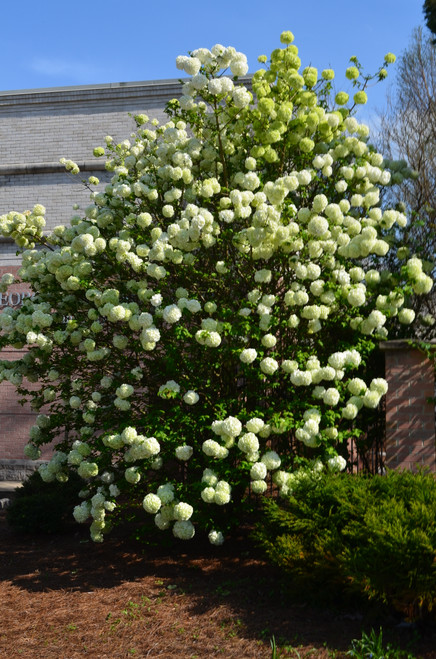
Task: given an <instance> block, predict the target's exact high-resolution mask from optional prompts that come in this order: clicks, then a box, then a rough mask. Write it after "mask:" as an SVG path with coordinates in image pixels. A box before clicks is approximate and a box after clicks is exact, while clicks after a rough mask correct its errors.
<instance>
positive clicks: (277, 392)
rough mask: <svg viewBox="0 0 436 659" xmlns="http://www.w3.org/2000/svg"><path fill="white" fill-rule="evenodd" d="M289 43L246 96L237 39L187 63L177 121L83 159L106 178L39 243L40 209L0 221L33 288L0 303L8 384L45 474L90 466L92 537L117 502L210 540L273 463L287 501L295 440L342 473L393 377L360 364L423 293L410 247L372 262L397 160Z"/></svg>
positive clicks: (71, 166) (389, 222)
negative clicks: (401, 262)
mask: <svg viewBox="0 0 436 659" xmlns="http://www.w3.org/2000/svg"><path fill="white" fill-rule="evenodd" d="M292 40H293V37H292V34H291V33H290V32H285V33H283V34H282V42H283V43H284V47H283V48H279V49H276V50H274V51H273V53H272V55H271V61H270V64H269V67H268V68H262V69H260V70H259V71H257V72H256V73H255V74H254V76H253V78H252V91H249V89H248V88H247V87H246V86H244V85H243V84H241V82H240V81H238V79H237V78H238V76H243V75H245V74H246V73H247V70H248V67H247V63H246V58H245V56H244V55H242V54H241V53H238V52H236V51H235V50H234V49H233V48H224V47H223V46H221V45H216V46H214V47H213V48H212V49H211V50H210V51H209V50H207V49H198V50H195V51H193V53H192V54H191V55H190V56H186V57H185V56H183V57H179V58H177V67H178V68H179V69H181V70H183V71H185V73H187V74H188V75H189V76H190V78H188V79H187V80H186V81H185V82H184V84H183V95H182V97H181V98H180V99H179V100H173V101H171V102H170V103H169V104H168V107H167V113H168V115H169V120H168V122H167V123H166V124H163V125H159V124H158V122H157V121H156V120H153V121H151V122H150V121H149V120H148V117H146V116H145V115H138V116H136V117H135V119H136V123H137V126H138V130H137V132H136V133H135V134H134V135H133V136H132V137H131V139H130V140H124V141H123V142H121V143H120V144H114V143H113V140H112V139H111V138H110V137H107V138H106V148H103V147H97V148H96V149H95V150H94V154H95V156H96V157H101V156H103V155H104V154H105V153H106V157H107V161H106V168H107V169H108V170H109V171H110V172H112V174H113V175H112V179H111V182H110V184H109V185H107V186H106V187H105V189H104V191H103V192H101V191H100V192H99V191H97V192H94V193H92V194H91V204H90V205H89V206H88V207H87V208H85V209H84V210H83V211H80V213H78V214H76V215H75V216H74V217H72V219H71V222H70V225H69V226H68V227H66V226H58V227H56V228H55V229H54V230H53V232H52V233H51V234H50V235H47V234H44V232H43V228H44V224H45V220H44V213H45V210H44V208H43V207H42V206H41V205H36V206H35V207H34V208H33V210H32V211H28V212H26V213H24V214H21V213H16V212H11V213H8V214H7V215H5V216H3V217H2V218H1V220H0V229H1V233H2V235H4V236H11V237H12V238H14V240H15V241H16V243H17V245H18V247H19V248H20V250H21V252H22V267H21V268H20V270H19V277H20V279H21V280H22V281H26V282H29V284H30V285H31V287H32V289H33V290H34V291H35V293H36V295H35V297H34V298H32V299H27V300H25V302H24V303H23V306H22V307H21V308H20V309H16V310H13V309H5V311H4V312H3V314H2V315H1V316H0V325H1V329H2V335H1V343H0V345H1V346H6V345H13V346H15V347H18V348H22V347H24V346H27V347H28V348H29V350H28V352H27V353H26V354H25V356H24V357H23V358H22V359H19V360H17V361H15V362H14V361H12V362H2V363H1V377H2V378H3V379H7V380H9V381H10V382H12V383H13V384H15V385H16V387H17V388H18V391H19V392H20V393H21V394H22V395H23V396H25V397H26V398H27V399H30V400H31V404H32V407H33V409H35V410H38V411H40V414H39V415H38V417H37V420H36V424H35V425H34V426H33V428H32V429H31V436H30V442H29V444H28V446H27V447H26V455H27V456H28V457H31V458H37V457H38V455H39V446H41V445H42V444H44V443H47V442H50V441H52V440H53V439H54V438H57V440H58V444H57V451H56V452H55V454H54V457H53V459H52V460H51V461H50V462H49V464H48V465H46V466H43V467H41V468H40V473H41V476H42V478H43V479H44V480H47V481H50V480H53V479H58V480H65V479H66V478H67V471H68V470H69V469H74V470H77V472H78V473H79V475H80V476H81V477H82V478H83V479H84V481H85V483H84V489H83V492H82V493H81V494H82V498H83V501H82V503H81V504H80V505H78V506H77V507H76V509H75V512H74V516H75V518H76V519H77V520H78V521H80V522H83V521H86V520H88V519H91V520H92V523H91V536H92V538H93V539H94V540H95V541H101V540H102V539H103V533H104V532H105V530H107V528H108V526H107V520H106V515H107V514H108V513H110V512H111V511H112V510H114V508H115V506H116V505H117V498H118V497H119V496H120V495H121V494H125V495H128V497H129V499H131V500H139V502H140V503H142V504H143V507H144V510H145V514H146V515H154V520H155V523H156V525H157V527H158V528H159V529H162V530H165V529H172V531H173V533H174V535H175V536H177V537H179V538H183V539H189V538H192V536H193V535H194V533H195V529H196V527H199V528H203V529H205V530H206V531H207V533H208V535H209V539H210V541H211V542H212V544H220V543H221V542H222V541H223V539H224V533H225V532H226V531H227V529H228V526H229V525H230V524H231V523H238V521H239V520H240V519H242V515H243V513H244V510H245V508H244V506H246V505H247V501H246V493H247V489H248V487H249V486H251V490H252V492H253V493H255V494H261V493H263V492H264V491H265V490H266V489H267V482H268V479H269V478H270V477H271V474H272V478H273V481H274V482H275V483H276V485H277V486H278V487H279V488H280V491H281V492H282V494H286V493H287V492H288V489H289V485H288V483H289V479H290V474H291V472H292V469H293V465H294V460H295V451H293V450H291V448H290V443H291V439H292V438H296V441H297V443H298V444H299V446H300V447H301V450H300V451H299V453H300V454H301V455H302V456H303V457H305V458H306V459H307V461H308V462H309V464H310V465H311V466H312V468H313V469H315V470H319V469H321V468H322V466H323V464H326V465H327V466H328V468H329V469H330V470H333V471H335V470H341V469H343V468H344V467H345V464H346V460H345V459H344V457H342V455H344V454H346V449H344V447H345V446H346V441H347V439H348V438H349V437H352V436H353V433H355V428H356V427H357V426H356V423H358V416H359V413H360V412H361V410H362V408H365V407H366V408H374V407H376V406H377V405H378V403H379V401H380V398H381V397H382V396H383V394H384V393H385V392H386V389H387V385H386V382H385V381H384V380H383V379H381V378H376V379H373V380H372V381H369V382H367V381H366V380H365V379H364V378H365V361H366V359H367V357H368V355H369V354H370V353H371V351H372V350H373V348H374V346H375V342H376V341H377V340H378V339H384V338H386V337H387V336H388V329H387V328H388V324H389V322H391V319H393V320H394V321H396V320H397V319H398V320H399V321H400V322H409V320H410V319H411V313H410V312H409V311H408V309H407V308H406V307H405V300H406V299H407V296H408V295H410V294H411V293H413V292H415V293H417V294H419V293H424V292H426V291H428V290H429V289H430V288H431V286H432V281H431V279H430V278H429V277H428V276H427V275H426V274H425V273H424V272H423V270H422V266H421V262H420V261H419V259H417V258H413V257H412V258H410V259H409V261H408V262H407V264H406V265H405V267H404V268H403V269H402V270H401V271H399V272H395V273H389V272H386V271H383V272H381V273H379V272H378V271H377V269H376V268H375V267H374V264H375V263H376V262H377V258H381V257H383V256H384V255H385V254H386V253H387V251H388V250H389V240H390V235H392V232H395V226H396V225H399V226H402V225H404V224H405V223H406V221H407V220H406V217H405V216H404V215H403V214H402V213H400V212H397V211H395V210H385V211H383V210H382V209H381V208H380V205H379V195H380V189H381V188H382V187H383V186H386V185H389V183H390V171H389V170H388V169H387V168H386V167H385V166H384V161H383V157H382V156H381V155H380V154H379V153H377V152H376V151H375V149H374V148H373V147H372V146H371V145H370V144H369V142H368V129H367V127H366V126H364V125H361V124H359V123H358V121H357V120H356V119H355V118H354V117H353V116H352V110H353V107H354V105H353V106H350V107H347V103H348V96H347V94H346V93H345V92H339V93H338V94H336V100H332V99H331V96H332V94H331V90H332V82H331V80H332V78H333V76H334V74H333V72H332V71H331V70H326V71H324V72H323V73H322V74H321V76H318V72H317V70H316V69H315V68H313V67H307V68H304V69H303V70H302V71H301V72H300V59H299V57H298V49H297V48H296V47H295V46H294V45H292ZM391 59H392V57H391V55H388V56H387V57H386V64H388V63H389V61H390V60H391ZM260 61H261V62H263V63H265V62H266V57H264V56H262V57H260ZM353 63H354V64H356V62H354V60H353ZM228 68H229V69H230V71H231V73H232V74H233V76H234V78H230V77H228V76H227V75H225V72H226V69H228ZM383 70H384V69H383ZM359 75H360V69H359V68H358V66H357V65H356V66H353V67H350V68H349V69H348V70H347V77H348V78H349V79H350V80H352V84H353V85H355V86H356V85H357V89H358V91H357V92H356V94H355V95H354V104H356V103H361V102H364V100H365V98H366V94H365V92H364V90H363V89H362V88H361V87H364V86H365V85H364V84H362V85H361V87H359V84H358V79H359ZM379 77H382V76H381V74H380V75H379ZM65 166H66V168H67V169H68V170H69V171H71V172H77V170H78V168H77V165H75V163H73V162H72V161H68V160H67V161H65ZM95 183H96V179H95V177H93V178H92V180H89V181H88V184H89V185H92V184H95ZM369 261H371V267H369V266H368V263H369ZM13 281H14V278H13V277H12V276H10V275H6V276H4V277H3V279H2V286H3V288H4V289H6V287H7V286H8V285H10V284H11V283H13ZM28 382H31V383H36V385H35V386H32V387H31V388H30V387H29V386H28V385H27V383H28ZM63 429H67V431H68V433H67V434H66V435H65V438H63V434H62V432H63ZM144 494H145V496H144Z"/></svg>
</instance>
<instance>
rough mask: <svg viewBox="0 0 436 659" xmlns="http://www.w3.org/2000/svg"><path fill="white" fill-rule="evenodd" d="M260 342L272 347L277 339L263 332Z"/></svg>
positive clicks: (266, 346)
mask: <svg viewBox="0 0 436 659" xmlns="http://www.w3.org/2000/svg"><path fill="white" fill-rule="evenodd" d="M261 343H262V345H263V346H265V348H274V346H275V345H276V343H277V339H276V337H275V336H274V335H273V334H265V335H264V336H263V337H262V340H261Z"/></svg>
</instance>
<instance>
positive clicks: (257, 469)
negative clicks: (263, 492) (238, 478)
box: [250, 462, 267, 481]
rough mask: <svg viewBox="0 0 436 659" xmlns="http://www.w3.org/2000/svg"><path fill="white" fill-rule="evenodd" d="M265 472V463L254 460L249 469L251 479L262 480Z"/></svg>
mask: <svg viewBox="0 0 436 659" xmlns="http://www.w3.org/2000/svg"><path fill="white" fill-rule="evenodd" d="M266 474H267V468H266V465H265V464H264V463H263V462H255V463H254V465H253V466H252V467H251V469H250V477H251V480H253V481H257V480H263V479H264V478H265V476H266Z"/></svg>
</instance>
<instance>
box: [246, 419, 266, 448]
mask: <svg viewBox="0 0 436 659" xmlns="http://www.w3.org/2000/svg"><path fill="white" fill-rule="evenodd" d="M264 425H265V423H264V421H263V420H262V419H259V418H258V417H253V418H252V419H250V420H249V421H247V423H246V424H245V427H246V428H247V430H248V431H249V432H252V433H257V432H259V431H260V430H262V428H263V427H264ZM256 450H257V449H256Z"/></svg>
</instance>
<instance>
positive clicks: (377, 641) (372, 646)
mask: <svg viewBox="0 0 436 659" xmlns="http://www.w3.org/2000/svg"><path fill="white" fill-rule="evenodd" d="M347 655H348V656H349V657H354V658H355V659H413V655H412V654H410V653H409V652H404V651H403V650H399V649H397V648H395V647H394V646H393V645H391V643H388V644H387V646H386V647H384V644H383V630H382V628H381V627H380V630H379V633H378V634H377V633H376V632H375V631H374V629H371V631H370V633H369V634H366V632H362V638H361V639H358V640H357V639H355V640H353V641H351V650H349V652H347Z"/></svg>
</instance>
